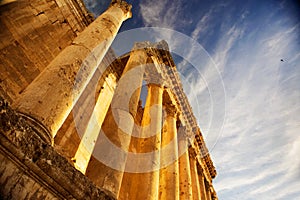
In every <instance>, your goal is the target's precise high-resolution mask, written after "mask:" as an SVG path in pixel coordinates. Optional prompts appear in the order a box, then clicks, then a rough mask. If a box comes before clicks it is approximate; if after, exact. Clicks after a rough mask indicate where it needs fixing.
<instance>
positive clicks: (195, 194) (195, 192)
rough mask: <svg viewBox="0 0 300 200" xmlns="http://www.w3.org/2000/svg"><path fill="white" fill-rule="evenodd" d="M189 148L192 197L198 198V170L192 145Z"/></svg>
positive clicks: (196, 199) (197, 199)
mask: <svg viewBox="0 0 300 200" xmlns="http://www.w3.org/2000/svg"><path fill="white" fill-rule="evenodd" d="M189 150H190V166H191V175H192V186H193V187H192V189H193V199H194V200H199V199H201V196H200V184H199V178H198V170H197V160H196V159H195V158H196V153H195V151H194V149H192V147H191V148H190V149H189Z"/></svg>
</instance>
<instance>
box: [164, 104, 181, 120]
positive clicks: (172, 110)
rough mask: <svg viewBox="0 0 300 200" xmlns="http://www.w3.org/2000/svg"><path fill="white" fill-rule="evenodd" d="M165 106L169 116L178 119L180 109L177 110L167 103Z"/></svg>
mask: <svg viewBox="0 0 300 200" xmlns="http://www.w3.org/2000/svg"><path fill="white" fill-rule="evenodd" d="M164 106H165V110H166V113H167V115H169V116H172V117H174V118H176V117H177V115H178V113H179V111H178V109H177V108H176V106H175V105H173V104H169V103H167V104H165V105H164Z"/></svg>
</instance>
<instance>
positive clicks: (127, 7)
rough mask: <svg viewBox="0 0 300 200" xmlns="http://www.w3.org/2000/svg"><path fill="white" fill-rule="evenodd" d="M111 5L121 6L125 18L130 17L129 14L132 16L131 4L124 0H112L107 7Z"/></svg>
mask: <svg viewBox="0 0 300 200" xmlns="http://www.w3.org/2000/svg"><path fill="white" fill-rule="evenodd" d="M112 6H115V7H118V8H121V9H122V10H123V12H124V14H125V16H126V18H131V16H132V13H131V8H132V5H131V4H129V3H127V2H126V1H124V0H112V1H111V3H110V6H109V7H112Z"/></svg>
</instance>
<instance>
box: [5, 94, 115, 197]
mask: <svg viewBox="0 0 300 200" xmlns="http://www.w3.org/2000/svg"><path fill="white" fill-rule="evenodd" d="M38 135H39V134H38V133H36V132H35V131H34V129H32V128H31V127H30V126H29V125H28V124H27V123H26V120H24V119H23V118H21V117H19V116H18V114H17V113H16V112H15V111H14V110H12V109H11V108H10V107H9V106H8V103H7V102H5V101H4V100H3V98H1V97H0V150H1V151H0V152H2V154H4V156H5V157H6V158H9V159H10V160H11V161H12V162H13V163H14V164H15V165H16V167H17V168H18V169H19V170H20V171H22V173H23V174H26V175H27V176H29V177H30V178H31V179H33V180H35V182H36V183H38V184H39V185H41V186H42V187H43V188H44V189H45V190H47V191H49V193H51V194H52V195H53V196H55V197H57V198H59V199H101V200H106V199H109V200H113V199H115V198H114V197H113V194H111V193H110V192H109V191H104V190H102V189H100V188H97V187H96V186H95V185H94V184H93V183H92V182H91V181H90V180H89V179H88V178H87V177H85V176H84V175H83V174H82V173H81V172H79V171H77V170H76V169H75V168H74V167H73V166H72V165H71V164H70V163H69V162H68V161H67V160H66V159H65V158H64V157H62V156H61V155H59V154H58V153H57V152H56V151H55V150H54V148H53V147H52V146H50V145H48V144H47V143H45V142H44V141H42V139H41V138H40V137H39V136H38ZM0 178H1V177H0ZM9 180H10V179H9ZM2 183H3V182H1V187H3V188H4V187H5V185H2ZM4 184H9V183H7V182H5V183H4ZM4 195H5V194H0V196H2V197H3V198H6V197H5V196H4ZM7 198H9V197H7Z"/></svg>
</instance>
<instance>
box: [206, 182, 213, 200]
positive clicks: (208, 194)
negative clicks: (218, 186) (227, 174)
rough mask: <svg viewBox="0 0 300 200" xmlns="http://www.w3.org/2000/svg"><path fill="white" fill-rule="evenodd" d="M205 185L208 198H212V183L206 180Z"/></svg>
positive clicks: (210, 199)
mask: <svg viewBox="0 0 300 200" xmlns="http://www.w3.org/2000/svg"><path fill="white" fill-rule="evenodd" d="M205 187H206V198H207V200H212V198H211V191H210V185H209V183H208V182H207V181H206V180H205Z"/></svg>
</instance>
